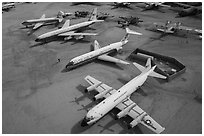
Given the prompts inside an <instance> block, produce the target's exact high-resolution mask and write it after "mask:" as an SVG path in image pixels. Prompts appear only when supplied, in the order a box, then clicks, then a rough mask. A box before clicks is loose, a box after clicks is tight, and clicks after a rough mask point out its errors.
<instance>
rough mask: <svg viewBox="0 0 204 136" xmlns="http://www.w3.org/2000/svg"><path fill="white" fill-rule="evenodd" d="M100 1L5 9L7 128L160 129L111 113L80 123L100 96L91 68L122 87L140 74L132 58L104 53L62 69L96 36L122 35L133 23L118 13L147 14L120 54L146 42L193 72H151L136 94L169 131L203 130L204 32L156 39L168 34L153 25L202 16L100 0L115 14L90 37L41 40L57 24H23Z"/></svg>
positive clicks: (190, 22) (113, 38) (194, 23)
mask: <svg viewBox="0 0 204 136" xmlns="http://www.w3.org/2000/svg"><path fill="white" fill-rule="evenodd" d="M94 7H96V6H94V5H77V6H71V3H36V4H20V5H17V6H16V8H14V9H12V10H10V11H9V12H5V13H3V14H2V133H4V134H19V133H23V134H32V133H34V134H39V133H46V134H50V133H51V134H56V133H60V134H67V133H72V134H76V133H91V134H92V133H95V134H98V133H105V134H108V133H113V134H117V133H152V132H151V131H150V130H148V129H147V128H145V127H144V126H142V125H138V127H135V128H133V129H130V130H128V129H127V126H126V125H125V124H124V123H123V121H124V120H114V119H113V117H112V115H111V114H108V115H106V116H105V117H103V118H102V119H101V120H100V121H99V122H97V123H96V124H94V125H93V126H90V127H85V128H82V127H81V126H80V122H81V120H82V119H83V118H84V116H85V115H86V113H87V109H90V108H91V107H92V106H94V105H95V104H97V103H96V102H92V100H91V98H92V97H93V96H90V95H87V94H84V92H83V91H84V89H85V88H86V87H88V84H87V83H86V82H85V80H84V77H85V76H86V75H91V76H93V77H95V78H96V79H98V80H100V81H102V82H104V83H106V84H108V85H110V86H112V87H114V88H115V89H118V88H120V87H121V86H122V85H124V84H125V83H127V82H128V81H129V80H131V79H132V78H133V77H135V76H137V75H138V74H140V72H139V70H138V69H137V68H135V67H134V66H133V65H132V64H131V65H130V66H124V65H120V64H112V63H108V62H103V61H96V62H93V63H89V64H86V65H84V66H81V67H79V68H76V69H74V70H72V71H70V72H61V71H62V70H63V69H64V67H65V66H66V64H67V63H68V62H69V60H70V59H72V58H73V57H76V56H78V55H81V54H84V53H86V52H89V51H90V49H91V45H92V44H93V41H94V40H95V39H96V40H98V42H99V44H100V45H101V46H106V45H107V44H110V43H113V42H118V41H120V40H121V39H122V37H123V36H124V35H125V30H124V29H122V28H120V27H118V24H117V22H116V21H117V17H118V16H129V15H132V16H138V17H140V18H141V19H142V20H144V22H143V23H142V24H141V27H135V26H130V29H132V30H135V31H138V32H140V33H143V36H130V38H129V43H128V44H126V45H125V46H124V48H123V51H122V53H120V54H118V55H116V57H117V58H120V59H124V60H125V59H126V58H127V57H128V55H129V54H130V53H131V52H132V51H134V50H135V49H136V48H138V47H140V48H142V49H146V50H148V51H153V52H155V53H160V54H163V55H167V56H171V57H174V58H176V59H177V60H179V61H180V62H181V63H183V64H184V65H185V66H186V72H185V73H184V74H182V75H180V76H178V77H177V78H175V79H173V80H172V81H170V82H161V81H160V80H157V79H155V78H152V77H150V78H148V79H147V81H146V82H145V84H144V85H143V86H142V87H141V90H138V91H137V92H135V93H133V94H132V96H131V99H132V100H133V101H134V102H136V103H137V104H138V105H139V106H140V107H141V108H142V109H143V110H145V111H146V112H147V113H148V114H149V115H150V116H151V117H153V118H154V119H155V120H156V121H157V122H158V123H160V124H161V125H162V126H164V127H165V128H166V129H165V131H164V132H163V133H166V134H177V133H178V134H192V133H194V134H200V133H202V103H201V101H202V76H201V75H202V63H201V62H202V40H198V39H196V38H195V37H193V36H188V37H187V38H182V37H175V36H167V37H163V38H162V39H161V40H152V38H151V37H154V38H157V37H159V35H160V34H159V33H155V32H151V31H147V30H145V28H146V27H148V26H149V25H150V24H151V23H153V22H162V23H165V22H166V20H172V21H173V22H177V21H180V22H182V23H183V25H185V26H189V27H195V28H198V29H201V27H202V25H201V24H202V20H201V19H199V18H195V17H185V18H175V16H176V15H175V13H174V12H173V11H170V10H168V9H163V10H164V11H165V13H161V12H157V11H146V12H141V10H142V9H141V8H139V7H136V6H133V9H132V10H131V9H114V10H111V6H109V5H107V3H101V6H97V8H98V12H107V13H110V14H111V15H114V16H115V18H112V19H110V20H108V21H106V22H103V23H98V24H94V25H92V26H91V28H94V29H95V30H89V31H87V32H97V33H99V35H97V36H94V37H87V38H86V39H85V40H81V41H75V40H71V41H68V42H64V41H63V40H62V39H60V38H59V39H54V40H53V41H51V42H49V43H47V44H43V45H39V44H36V42H35V39H36V37H37V36H39V35H41V34H43V33H45V32H49V31H52V30H55V29H57V27H55V26H54V25H49V26H43V27H41V28H40V29H39V30H37V31H35V32H32V33H31V34H30V35H28V33H30V30H29V29H22V27H23V26H22V25H21V23H22V22H23V21H24V20H27V19H34V18H39V17H40V16H41V15H42V14H43V13H45V14H46V16H48V17H52V16H54V15H56V14H57V12H58V11H59V10H62V11H67V12H75V11H77V10H86V11H92V9H93V8H94ZM83 20H87V18H85V19H76V20H71V24H75V23H77V22H82V21H83ZM58 59H60V62H58Z"/></svg>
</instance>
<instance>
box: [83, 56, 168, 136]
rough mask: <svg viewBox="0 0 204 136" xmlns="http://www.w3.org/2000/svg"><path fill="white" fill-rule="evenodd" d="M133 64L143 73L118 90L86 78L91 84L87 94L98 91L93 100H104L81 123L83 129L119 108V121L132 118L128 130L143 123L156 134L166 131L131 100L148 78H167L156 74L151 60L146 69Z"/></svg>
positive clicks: (91, 78)
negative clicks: (126, 117)
mask: <svg viewBox="0 0 204 136" xmlns="http://www.w3.org/2000/svg"><path fill="white" fill-rule="evenodd" d="M133 64H134V65H135V66H136V67H137V68H138V69H139V70H140V71H141V72H142V73H141V74H140V75H138V76H137V77H135V78H133V79H132V80H131V81H129V82H128V83H127V84H125V85H123V86H122V87H121V88H120V89H118V90H116V89H114V88H112V87H110V86H108V85H106V84H104V83H103V82H101V81H99V80H97V79H95V78H93V77H91V76H89V75H88V76H86V77H85V80H86V81H87V82H88V83H89V84H90V86H89V87H88V88H87V89H86V90H85V92H90V91H93V90H96V91H97V92H98V94H97V95H95V96H94V98H93V99H94V100H98V99H104V100H103V101H101V102H100V103H99V104H97V105H96V106H94V107H93V108H92V109H91V110H89V111H88V113H87V114H86V116H85V117H84V119H83V120H82V122H81V126H82V127H84V126H88V125H92V124H94V123H96V122H97V121H98V120H100V119H101V118H102V117H103V116H105V115H106V114H107V113H108V112H109V111H111V110H112V109H113V108H118V109H119V110H120V112H119V113H118V114H117V115H116V118H117V119H120V118H122V117H125V116H129V117H131V118H132V122H130V124H128V128H133V127H135V126H136V125H137V124H139V123H141V124H142V125H144V126H146V127H147V128H149V129H150V130H152V131H153V132H155V133H161V132H163V131H164V130H165V128H164V127H162V126H161V125H159V124H158V123H157V122H156V121H155V120H154V119H152V118H151V117H150V116H149V115H148V114H147V113H146V112H145V111H143V110H142V109H141V108H140V107H139V106H138V105H137V104H136V103H135V102H133V101H132V100H131V99H130V95H131V94H132V93H133V92H135V91H136V90H137V89H138V88H139V87H140V86H142V85H143V84H144V82H145V81H146V79H147V78H148V76H152V77H157V78H161V79H166V77H165V76H163V75H161V74H159V73H156V72H154V69H155V68H156V65H155V66H153V67H151V59H150V58H149V59H148V60H147V63H146V66H145V67H144V66H142V65H139V64H137V63H133Z"/></svg>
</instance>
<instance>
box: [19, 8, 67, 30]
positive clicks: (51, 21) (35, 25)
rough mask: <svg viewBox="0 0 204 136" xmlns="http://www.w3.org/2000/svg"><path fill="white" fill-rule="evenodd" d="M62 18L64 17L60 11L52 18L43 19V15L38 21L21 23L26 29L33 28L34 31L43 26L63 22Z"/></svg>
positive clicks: (32, 20)
mask: <svg viewBox="0 0 204 136" xmlns="http://www.w3.org/2000/svg"><path fill="white" fill-rule="evenodd" d="M63 16H65V13H64V12H62V11H59V12H58V14H57V16H56V17H52V18H45V14H43V15H42V16H41V18H39V19H31V20H26V21H24V22H22V25H24V26H26V28H28V27H33V30H36V29H38V28H40V27H41V26H43V25H45V24H46V25H48V24H58V23H61V22H62V21H63Z"/></svg>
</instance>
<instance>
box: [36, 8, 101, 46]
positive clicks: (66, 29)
mask: <svg viewBox="0 0 204 136" xmlns="http://www.w3.org/2000/svg"><path fill="white" fill-rule="evenodd" d="M96 16H97V8H94V10H93V12H92V15H91V17H90V18H89V20H88V21H85V22H82V23H79V24H75V25H71V26H70V20H66V22H65V23H64V25H63V26H62V28H60V29H58V30H54V31H51V32H47V33H45V34H42V35H40V36H38V37H37V39H36V40H35V41H36V42H40V41H45V42H46V41H47V39H49V38H52V37H53V36H62V37H65V38H64V40H70V39H72V38H73V37H74V38H75V39H77V40H78V39H82V38H84V36H86V35H89V36H90V35H97V34H95V33H80V32H79V31H82V30H84V29H85V28H87V27H88V26H90V25H92V24H94V23H97V22H103V21H104V20H98V19H97V18H96ZM78 32H79V33H78ZM76 36H78V37H76Z"/></svg>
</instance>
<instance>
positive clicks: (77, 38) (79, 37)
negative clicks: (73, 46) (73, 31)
mask: <svg viewBox="0 0 204 136" xmlns="http://www.w3.org/2000/svg"><path fill="white" fill-rule="evenodd" d="M83 38H84V36H83V35H80V36H78V37H75V39H76V40H80V39H83Z"/></svg>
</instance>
